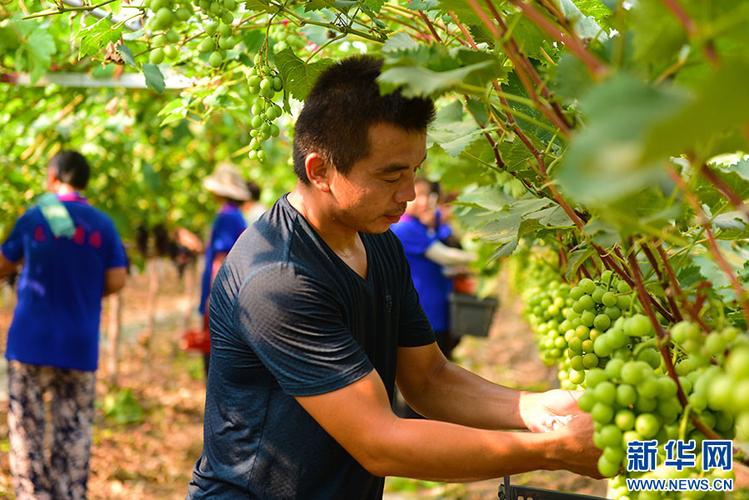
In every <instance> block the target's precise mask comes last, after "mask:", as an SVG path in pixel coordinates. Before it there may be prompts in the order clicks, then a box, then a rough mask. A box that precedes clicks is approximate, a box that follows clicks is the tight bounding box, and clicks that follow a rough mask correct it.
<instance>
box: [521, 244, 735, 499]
mask: <svg viewBox="0 0 749 500" xmlns="http://www.w3.org/2000/svg"><path fill="white" fill-rule="evenodd" d="M526 258H527V259H528V262H525V263H524V265H522V266H519V268H520V269H522V274H523V279H517V280H516V282H517V283H519V284H522V285H524V286H525V288H524V289H523V290H522V297H523V299H524V301H525V302H526V304H527V307H526V310H525V312H526V315H527V318H528V320H529V322H530V324H531V327H532V329H533V331H534V334H535V335H536V338H537V342H538V345H539V349H540V351H541V356H542V359H543V360H544V361H545V362H546V363H547V364H549V365H553V364H556V366H557V367H558V369H559V379H560V385H561V387H562V388H567V389H574V388H585V391H584V392H583V394H582V395H581V397H580V399H579V401H578V403H579V406H580V408H581V409H582V410H583V411H586V412H589V413H590V414H591V417H592V419H593V421H594V424H595V432H594V444H595V445H596V446H597V447H598V448H600V449H601V450H602V455H601V457H600V459H599V462H598V469H599V472H600V473H601V474H602V475H604V476H606V477H609V478H613V479H612V480H611V483H610V485H611V488H612V489H611V491H610V493H611V494H612V495H613V496H614V498H619V499H622V500H626V499H635V498H637V499H648V498H651V497H652V494H651V493H650V492H630V491H628V490H627V488H626V484H625V483H624V478H625V477H652V478H669V477H672V478H676V477H698V476H699V477H719V476H720V477H726V476H730V473H727V472H722V471H716V470H713V471H710V472H709V473H704V472H703V471H700V470H697V469H688V470H683V471H677V470H675V469H673V468H668V467H663V466H658V467H657V468H656V470H655V471H650V472H646V473H633V472H626V466H627V444H628V443H629V442H631V441H633V440H637V441H644V440H652V439H655V440H657V442H658V454H659V455H658V456H659V461H658V463H659V464H662V462H663V461H664V459H665V456H666V451H665V449H664V446H665V444H666V443H667V442H668V441H669V440H671V439H674V440H685V441H689V440H694V441H695V442H696V444H697V450H699V446H700V443H701V442H702V440H704V439H705V436H704V435H703V434H702V433H701V432H700V431H699V430H697V429H696V427H695V426H694V424H693V422H692V420H691V417H692V416H694V417H696V418H698V419H699V421H700V422H701V423H702V424H703V425H705V426H706V427H707V428H709V429H711V430H713V431H715V432H716V433H718V434H719V435H720V436H721V437H722V438H724V439H732V438H735V439H736V440H737V441H738V442H747V441H749V336H747V335H746V334H745V333H742V332H740V331H739V330H738V329H736V328H734V327H732V326H730V325H729V326H725V327H723V328H721V329H719V330H715V331H712V332H710V333H709V334H706V333H705V332H704V331H703V330H702V329H701V327H700V326H699V325H697V324H695V323H691V322H687V321H682V322H680V323H677V324H675V325H673V326H672V327H671V328H670V331H669V335H668V337H669V339H670V340H671V343H670V344H666V346H667V348H668V349H669V351H668V352H669V355H670V357H671V359H672V361H673V363H674V366H675V368H674V369H675V372H676V375H677V376H678V380H679V385H681V388H682V390H683V391H684V395H685V397H686V398H687V402H688V407H687V408H684V407H683V406H682V404H681V402H680V400H679V397H678V395H677V384H676V381H675V380H674V379H673V378H671V376H670V375H669V374H668V371H667V369H666V366H665V363H664V361H663V358H662V356H661V353H660V352H659V350H658V349H659V346H660V344H659V342H658V340H657V339H656V335H655V331H654V330H653V326H652V324H651V322H650V320H649V318H648V317H647V316H645V315H644V314H642V313H641V306H640V304H639V301H638V300H637V299H636V298H635V296H634V293H633V292H632V290H631V288H630V287H629V286H628V285H627V284H626V283H625V282H623V281H619V280H617V278H616V277H615V276H613V275H612V274H611V272H610V271H604V272H603V273H602V274H601V276H600V277H598V278H597V279H588V278H584V279H582V280H580V281H579V282H578V283H577V284H574V285H569V284H566V283H564V282H562V280H561V279H560V278H559V277H560V275H561V271H560V270H558V269H556V268H555V266H553V265H551V264H549V263H548V262H546V261H544V260H543V259H542V258H534V256H533V255H530V256H526ZM699 460H700V456H699V455H698V457H697V462H698V463H699ZM690 495H692V496H693V497H694V498H710V494H707V493H703V492H696V493H694V494H692V493H690ZM713 495H714V494H713Z"/></svg>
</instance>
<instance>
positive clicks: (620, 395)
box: [578, 318, 681, 477]
mask: <svg viewBox="0 0 749 500" xmlns="http://www.w3.org/2000/svg"><path fill="white" fill-rule="evenodd" d="M632 319H634V318H629V319H628V320H626V321H631V320H632ZM626 321H625V323H626ZM624 328H626V325H625V326H624ZM585 383H586V386H587V388H586V389H585V392H584V393H583V395H582V396H581V397H580V399H579V401H578V404H579V405H580V408H581V409H582V410H583V411H586V412H589V413H590V414H591V417H592V418H593V421H594V422H595V433H594V435H593V442H594V443H595V445H596V446H597V447H598V448H600V449H602V450H603V454H602V455H601V457H600V459H599V461H598V470H599V472H600V473H601V474H603V475H604V476H606V477H613V476H616V475H618V474H619V471H620V469H621V467H622V466H626V455H627V443H629V442H630V441H633V440H648V439H657V440H658V441H659V442H661V443H665V442H666V441H668V440H669V439H676V438H677V436H678V422H677V421H678V418H679V415H680V414H681V404H680V403H679V400H678V398H677V396H676V392H677V387H676V382H674V380H673V379H671V378H670V377H669V376H668V375H667V374H665V373H664V370H663V368H662V366H661V364H660V363H659V364H658V365H657V366H656V367H653V366H652V365H651V364H649V363H648V362H646V361H642V360H636V359H629V360H627V361H625V360H623V359H620V358H612V359H610V360H609V361H608V362H607V363H606V365H605V367H604V368H603V369H601V368H595V369H593V370H590V371H589V372H588V373H587V376H586V377H585Z"/></svg>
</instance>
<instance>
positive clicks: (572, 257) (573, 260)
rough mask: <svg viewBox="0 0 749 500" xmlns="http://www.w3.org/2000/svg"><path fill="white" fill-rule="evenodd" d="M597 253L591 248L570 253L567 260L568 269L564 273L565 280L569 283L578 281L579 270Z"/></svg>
mask: <svg viewBox="0 0 749 500" xmlns="http://www.w3.org/2000/svg"><path fill="white" fill-rule="evenodd" d="M595 253H596V251H595V249H593V248H591V247H584V248H578V249H576V250H573V251H572V252H570V254H569V255H568V258H567V269H565V271H564V277H565V279H566V280H567V281H569V282H573V281H577V270H578V269H580V266H582V265H583V263H584V262H585V261H587V260H588V259H590V258H591V257H593V255H595Z"/></svg>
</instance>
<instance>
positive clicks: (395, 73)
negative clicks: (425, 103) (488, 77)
mask: <svg viewBox="0 0 749 500" xmlns="http://www.w3.org/2000/svg"><path fill="white" fill-rule="evenodd" d="M489 65H491V62H490V61H484V62H481V63H478V64H472V65H470V66H466V67H465V68H459V69H454V70H449V71H432V70H431V69H428V68H423V67H420V66H399V67H394V68H389V69H386V70H385V71H383V72H382V73H381V74H380V76H379V77H378V78H377V81H378V82H379V83H380V89H381V90H382V91H383V92H384V93H390V92H394V91H395V90H397V89H401V93H402V94H403V96H404V97H407V98H411V97H431V98H435V97H438V96H440V95H442V94H444V93H446V92H448V91H450V90H453V89H454V88H456V87H459V86H460V85H461V84H462V83H463V82H464V80H465V79H466V78H467V77H468V76H469V75H470V74H471V73H473V72H475V71H479V70H482V69H485V68H487V67H488V66H489Z"/></svg>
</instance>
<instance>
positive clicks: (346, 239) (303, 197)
mask: <svg viewBox="0 0 749 500" xmlns="http://www.w3.org/2000/svg"><path fill="white" fill-rule="evenodd" d="M288 201H289V203H290V204H291V206H292V207H294V208H295V209H296V210H297V212H299V213H300V214H302V216H303V217H304V218H305V220H306V221H307V222H308V223H309V225H310V226H312V228H313V229H314V230H315V231H316V232H317V234H319V235H320V237H321V238H322V239H323V240H324V241H325V243H327V244H328V246H329V247H330V248H331V249H333V251H334V252H336V253H339V254H341V253H343V254H348V253H350V252H352V251H354V249H355V248H357V247H358V246H359V245H360V238H359V233H358V232H357V231H355V230H352V229H351V228H348V227H346V226H343V225H342V224H341V223H339V222H338V221H336V220H335V216H333V215H332V214H331V213H330V211H328V210H326V207H325V205H324V204H323V203H321V202H320V200H318V199H316V196H315V194H313V193H312V192H310V189H309V188H307V187H305V186H302V185H297V187H296V188H295V189H294V190H293V191H292V192H291V193H289V196H288Z"/></svg>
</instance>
